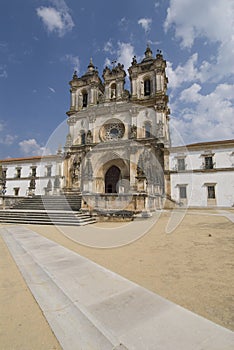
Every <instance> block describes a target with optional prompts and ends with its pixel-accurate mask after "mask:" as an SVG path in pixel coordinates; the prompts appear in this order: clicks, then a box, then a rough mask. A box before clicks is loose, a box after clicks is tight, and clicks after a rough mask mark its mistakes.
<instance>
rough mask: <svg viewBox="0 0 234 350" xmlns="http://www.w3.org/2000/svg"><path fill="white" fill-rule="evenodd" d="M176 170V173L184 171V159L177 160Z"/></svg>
mask: <svg viewBox="0 0 234 350" xmlns="http://www.w3.org/2000/svg"><path fill="white" fill-rule="evenodd" d="M177 169H178V171H181V170H185V158H178V159H177Z"/></svg>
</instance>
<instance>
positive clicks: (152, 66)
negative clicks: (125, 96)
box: [128, 46, 170, 146]
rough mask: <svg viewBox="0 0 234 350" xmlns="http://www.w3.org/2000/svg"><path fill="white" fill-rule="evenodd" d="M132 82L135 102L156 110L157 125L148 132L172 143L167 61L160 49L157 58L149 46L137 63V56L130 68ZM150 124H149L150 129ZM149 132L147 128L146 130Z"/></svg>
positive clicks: (168, 143) (166, 143)
mask: <svg viewBox="0 0 234 350" xmlns="http://www.w3.org/2000/svg"><path fill="white" fill-rule="evenodd" d="M128 71H129V78H130V82H131V98H130V100H131V101H132V102H134V103H137V104H141V105H142V106H145V107H148V108H152V107H153V108H154V109H155V111H156V121H157V126H156V128H154V130H153V129H152V130H151V131H149V130H148V133H150V132H151V133H152V134H153V135H154V136H156V137H158V138H160V139H161V142H162V143H163V144H164V145H167V146H169V145H170V135H169V114H170V110H169V108H168V96H167V83H168V78H167V76H166V61H165V60H164V59H163V55H162V53H161V51H160V50H158V52H157V55H156V58H154V57H153V53H152V51H151V49H150V47H149V46H147V48H146V51H145V57H144V59H143V60H142V61H141V62H140V63H137V60H136V57H134V58H133V60H132V65H131V67H130V68H129V69H128ZM149 128H150V126H148V129H149ZM146 133H147V130H146Z"/></svg>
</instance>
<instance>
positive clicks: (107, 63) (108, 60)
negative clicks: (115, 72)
mask: <svg viewBox="0 0 234 350" xmlns="http://www.w3.org/2000/svg"><path fill="white" fill-rule="evenodd" d="M106 66H108V67H109V66H111V60H110V59H109V58H107V57H106V59H105V62H104V67H106Z"/></svg>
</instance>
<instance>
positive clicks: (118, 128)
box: [101, 121, 125, 141]
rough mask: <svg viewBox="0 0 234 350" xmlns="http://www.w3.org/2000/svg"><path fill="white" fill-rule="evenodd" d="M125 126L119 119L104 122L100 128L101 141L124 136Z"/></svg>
mask: <svg viewBox="0 0 234 350" xmlns="http://www.w3.org/2000/svg"><path fill="white" fill-rule="evenodd" d="M124 132H125V127H124V124H123V123H122V122H121V121H118V122H112V123H106V124H104V125H103V127H102V129H101V135H102V139H103V141H112V140H119V139H121V138H122V137H123V136H124Z"/></svg>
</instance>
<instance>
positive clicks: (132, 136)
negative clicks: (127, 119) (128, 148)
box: [130, 124, 137, 139]
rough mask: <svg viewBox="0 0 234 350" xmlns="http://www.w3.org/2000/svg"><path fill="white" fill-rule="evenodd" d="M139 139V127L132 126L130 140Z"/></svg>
mask: <svg viewBox="0 0 234 350" xmlns="http://www.w3.org/2000/svg"><path fill="white" fill-rule="evenodd" d="M136 137H137V127H136V125H134V124H133V125H131V129H130V138H131V139H135V138H136Z"/></svg>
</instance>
